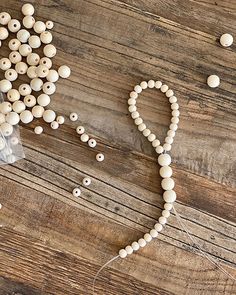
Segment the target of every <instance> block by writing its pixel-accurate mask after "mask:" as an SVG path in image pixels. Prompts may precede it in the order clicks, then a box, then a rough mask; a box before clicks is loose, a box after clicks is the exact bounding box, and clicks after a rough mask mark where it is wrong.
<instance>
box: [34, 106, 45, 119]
mask: <svg viewBox="0 0 236 295" xmlns="http://www.w3.org/2000/svg"><path fill="white" fill-rule="evenodd" d="M43 113H44V108H43V107H42V106H39V105H36V106H34V107H33V108H32V115H33V116H34V117H35V118H42V116H43Z"/></svg>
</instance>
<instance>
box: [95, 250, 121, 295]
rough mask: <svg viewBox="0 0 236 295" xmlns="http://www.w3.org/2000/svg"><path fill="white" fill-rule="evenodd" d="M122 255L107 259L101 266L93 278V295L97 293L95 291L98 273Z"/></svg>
mask: <svg viewBox="0 0 236 295" xmlns="http://www.w3.org/2000/svg"><path fill="white" fill-rule="evenodd" d="M119 257H120V255H117V256H115V257H113V258H112V259H110V260H109V261H107V262H106V263H105V264H104V265H103V266H102V267H100V269H99V270H98V271H97V273H96V275H95V277H94V279H93V295H94V294H95V293H94V291H95V282H96V280H97V278H98V275H99V274H100V272H101V271H102V270H103V269H104V268H105V267H106V266H108V265H109V264H110V263H112V262H113V261H114V260H116V259H117V258H119Z"/></svg>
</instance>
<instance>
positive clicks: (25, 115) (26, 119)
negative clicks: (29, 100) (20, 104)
mask: <svg viewBox="0 0 236 295" xmlns="http://www.w3.org/2000/svg"><path fill="white" fill-rule="evenodd" d="M33 118H34V117H33V115H32V113H31V112H30V111H29V110H25V111H23V112H22V113H20V120H21V122H22V123H24V124H28V123H30V122H31V121H33Z"/></svg>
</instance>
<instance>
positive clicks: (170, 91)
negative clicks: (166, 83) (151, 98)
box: [165, 89, 174, 98]
mask: <svg viewBox="0 0 236 295" xmlns="http://www.w3.org/2000/svg"><path fill="white" fill-rule="evenodd" d="M165 94H166V97H168V98H169V97H171V96H173V95H174V91H173V90H171V89H168V90H167V91H166V93H165Z"/></svg>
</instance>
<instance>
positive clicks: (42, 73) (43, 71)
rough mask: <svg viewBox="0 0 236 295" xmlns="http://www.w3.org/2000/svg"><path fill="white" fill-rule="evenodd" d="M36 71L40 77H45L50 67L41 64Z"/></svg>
mask: <svg viewBox="0 0 236 295" xmlns="http://www.w3.org/2000/svg"><path fill="white" fill-rule="evenodd" d="M35 72H36V74H37V76H38V77H39V78H45V77H47V75H48V73H49V69H48V68H47V67H46V66H44V65H39V66H38V67H37V68H36V70H35Z"/></svg>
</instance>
